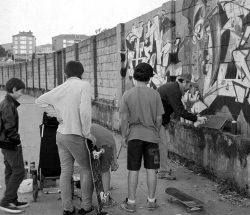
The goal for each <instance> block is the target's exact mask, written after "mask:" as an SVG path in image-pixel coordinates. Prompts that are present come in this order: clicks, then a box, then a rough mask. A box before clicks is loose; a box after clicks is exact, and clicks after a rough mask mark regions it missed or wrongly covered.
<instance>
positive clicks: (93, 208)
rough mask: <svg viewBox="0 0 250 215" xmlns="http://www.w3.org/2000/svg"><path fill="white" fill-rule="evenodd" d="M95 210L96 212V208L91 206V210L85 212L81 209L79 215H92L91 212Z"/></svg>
mask: <svg viewBox="0 0 250 215" xmlns="http://www.w3.org/2000/svg"><path fill="white" fill-rule="evenodd" d="M94 210H95V207H94V206H91V208H90V209H89V210H87V211H86V210H85V209H83V208H81V209H80V210H79V211H78V214H79V215H85V214H89V215H90V214H91V212H94Z"/></svg>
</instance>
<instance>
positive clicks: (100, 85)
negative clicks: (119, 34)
mask: <svg viewBox="0 0 250 215" xmlns="http://www.w3.org/2000/svg"><path fill="white" fill-rule="evenodd" d="M96 56H97V57H96V64H97V91H98V98H99V99H106V100H114V99H118V96H117V74H119V70H117V60H118V59H117V44H116V28H113V29H110V30H108V31H104V32H102V33H100V34H98V35H97V36H96ZM119 76H120V75H119Z"/></svg>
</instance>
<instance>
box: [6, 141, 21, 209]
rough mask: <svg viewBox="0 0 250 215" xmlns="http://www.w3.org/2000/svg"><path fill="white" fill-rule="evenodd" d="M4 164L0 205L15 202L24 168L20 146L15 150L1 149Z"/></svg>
mask: <svg viewBox="0 0 250 215" xmlns="http://www.w3.org/2000/svg"><path fill="white" fill-rule="evenodd" d="M2 153H3V156H4V164H5V185H6V190H5V193H4V196H3V199H2V201H1V205H6V204H9V203H16V202H17V190H18V188H19V185H20V184H21V183H22V181H23V179H24V176H25V170H24V162H23V152H22V146H21V145H20V146H18V149H17V151H10V150H6V149H2Z"/></svg>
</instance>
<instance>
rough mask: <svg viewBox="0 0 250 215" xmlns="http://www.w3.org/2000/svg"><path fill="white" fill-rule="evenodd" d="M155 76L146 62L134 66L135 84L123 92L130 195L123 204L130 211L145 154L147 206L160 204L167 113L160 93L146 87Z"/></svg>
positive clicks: (133, 206)
mask: <svg viewBox="0 0 250 215" xmlns="http://www.w3.org/2000/svg"><path fill="white" fill-rule="evenodd" d="M152 76H153V68H152V67H151V66H150V65H149V64H147V63H140V64H138V65H137V66H136V67H135V71H134V75H133V78H134V84H135V86H134V87H133V88H131V89H130V90H128V91H126V92H125V93H124V95H123V96H122V101H121V106H120V113H121V133H122V144H123V145H124V146H125V147H127V169H128V170H129V172H128V198H126V200H125V201H124V203H123V204H121V207H122V209H124V210H126V211H128V212H135V211H136V199H135V196H136V188H137V183H138V174H139V170H140V167H141V160H142V157H143V160H144V167H145V168H146V172H147V185H148V199H147V208H148V210H154V209H156V208H157V207H158V204H157V202H156V199H155V190H156V184H157V178H156V169H158V168H159V162H160V157H159V145H158V144H159V142H160V135H159V131H160V127H161V123H162V114H163V113H164V110H163V106H162V102H161V98H160V95H159V93H158V92H157V91H156V90H154V89H151V88H149V87H147V84H148V82H149V80H150V78H151V77H152Z"/></svg>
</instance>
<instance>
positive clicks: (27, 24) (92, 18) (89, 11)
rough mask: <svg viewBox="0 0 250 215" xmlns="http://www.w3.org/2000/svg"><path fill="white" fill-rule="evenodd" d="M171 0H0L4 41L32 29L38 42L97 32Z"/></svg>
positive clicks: (1, 35) (1, 41)
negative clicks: (59, 36) (61, 35)
mask: <svg viewBox="0 0 250 215" xmlns="http://www.w3.org/2000/svg"><path fill="white" fill-rule="evenodd" d="M167 1H168V0H123V1H121V0H0V29H1V32H0V44H4V43H10V42H12V35H15V34H18V33H19V31H29V30H30V31H32V32H33V34H34V36H35V37H36V44H37V45H42V44H47V43H52V37H53V36H57V35H59V34H86V35H94V34H95V30H97V29H99V28H101V29H105V28H113V27H115V26H116V25H117V24H118V23H126V22H128V21H130V20H132V19H134V18H136V17H138V16H140V15H142V14H145V13H147V12H150V11H151V10H154V9H156V8H158V7H161V5H162V4H163V3H165V2H167Z"/></svg>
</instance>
